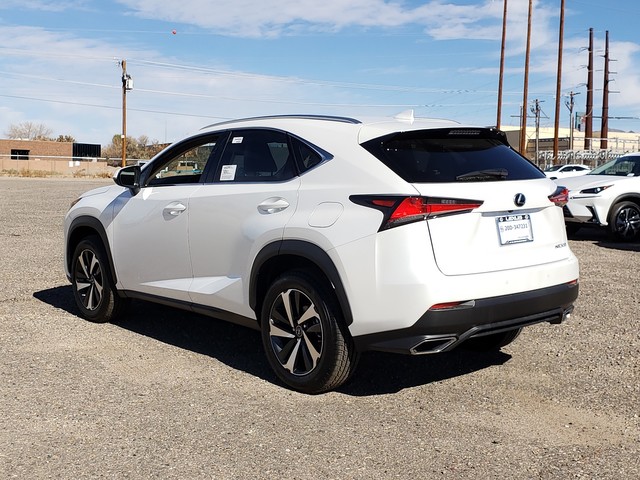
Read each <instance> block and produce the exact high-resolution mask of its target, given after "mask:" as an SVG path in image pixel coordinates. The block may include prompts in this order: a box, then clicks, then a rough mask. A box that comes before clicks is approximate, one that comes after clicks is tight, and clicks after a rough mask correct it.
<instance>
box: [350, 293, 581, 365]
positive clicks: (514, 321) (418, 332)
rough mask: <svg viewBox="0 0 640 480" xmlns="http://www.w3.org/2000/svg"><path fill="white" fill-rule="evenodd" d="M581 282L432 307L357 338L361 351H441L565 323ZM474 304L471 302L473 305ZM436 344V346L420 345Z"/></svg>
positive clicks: (355, 340) (355, 339)
mask: <svg viewBox="0 0 640 480" xmlns="http://www.w3.org/2000/svg"><path fill="white" fill-rule="evenodd" d="M578 290H579V287H578V284H577V283H570V284H562V285H556V286H553V287H547V288H542V289H539V290H532V291H529V292H523V293H516V294H512V295H503V296H500V297H492V298H483V299H480V300H475V304H473V306H467V307H462V308H457V309H443V310H428V311H427V312H425V313H424V315H422V317H420V319H418V321H417V322H416V323H415V324H414V325H412V326H411V327H409V328H404V329H400V330H391V331H387V332H381V333H374V334H370V335H362V336H358V337H354V342H355V344H356V348H358V350H360V351H365V350H381V351H390V352H395V353H414V354H416V353H438V352H442V351H448V350H452V349H453V348H455V347H456V346H457V345H459V344H460V343H462V342H463V341H464V340H467V339H468V338H471V337H478V336H483V335H489V334H492V333H498V332H504V331H507V330H513V329H516V328H521V327H524V326H528V325H533V324H536V323H541V322H549V323H561V322H562V321H563V320H564V319H565V318H566V314H568V313H570V312H571V310H573V302H574V301H575V299H576V298H577V297H578ZM470 305H471V304H470ZM422 343H425V345H427V344H430V343H433V349H430V347H427V348H426V349H424V350H420V349H419V348H416V347H417V346H418V345H420V344H422Z"/></svg>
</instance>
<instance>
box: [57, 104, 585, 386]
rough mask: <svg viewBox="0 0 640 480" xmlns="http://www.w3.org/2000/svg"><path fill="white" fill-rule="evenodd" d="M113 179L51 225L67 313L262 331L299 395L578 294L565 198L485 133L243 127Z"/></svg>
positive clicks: (323, 122) (438, 124)
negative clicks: (162, 316) (60, 251)
mask: <svg viewBox="0 0 640 480" xmlns="http://www.w3.org/2000/svg"><path fill="white" fill-rule="evenodd" d="M187 163H189V164H190V165H191V164H193V165H196V164H197V165H198V168H197V169H195V168H188V169H185V168H183V165H185V164H187ZM115 183H116V184H117V185H113V186H105V187H103V188H98V189H96V190H92V191H90V192H87V193H85V194H84V195H83V196H82V197H81V198H79V199H78V200H77V201H76V202H74V204H73V206H72V207H71V209H70V210H69V212H68V214H67V216H66V219H65V242H66V250H65V254H66V260H65V267H66V273H67V276H68V278H69V280H70V281H71V283H72V284H73V292H74V295H75V300H76V303H77V306H78V309H79V311H80V313H81V315H82V316H84V317H85V318H87V319H89V320H91V321H95V322H105V321H109V320H111V319H112V318H114V317H115V316H116V315H117V314H118V313H119V312H120V311H121V309H122V307H123V305H124V304H125V303H126V300H127V299H129V298H139V299H144V300H150V301H155V302H160V303H163V304H168V305H173V306H176V307H181V308H184V309H187V310H192V311H195V312H200V313H204V314H209V315H211V316H213V317H216V318H220V319H224V320H229V321H232V322H237V323H239V324H242V325H247V326H250V327H253V328H256V329H261V331H262V339H263V344H264V348H265V352H266V356H267V358H268V361H269V363H270V364H271V366H272V368H273V370H274V371H275V373H276V375H277V376H278V377H279V378H280V379H281V380H282V381H283V382H284V383H285V384H287V385H288V386H290V387H292V388H294V389H297V390H300V391H303V392H308V393H318V392H323V391H327V390H329V389H333V388H336V387H338V386H340V385H341V384H343V383H344V382H345V381H346V380H347V379H348V378H349V377H350V375H351V374H352V373H353V371H354V369H355V367H356V363H357V360H358V356H359V353H360V352H362V351H366V350H381V351H388V352H398V353H409V354H416V355H417V354H428V353H437V352H444V351H448V350H451V349H453V348H454V347H456V346H458V345H460V344H462V343H463V342H464V343H465V344H466V345H470V346H473V347H474V348H482V349H498V348H500V347H502V346H504V345H506V344H507V343H509V342H511V341H513V339H515V337H516V336H517V335H518V333H519V332H520V329H521V328H522V327H523V326H526V325H531V324H535V323H540V322H549V323H560V322H562V321H563V320H564V319H565V318H567V316H568V315H569V313H570V312H571V310H572V308H573V302H574V300H575V299H576V297H577V295H578V262H577V260H576V258H575V256H574V255H573V254H572V252H571V250H570V249H569V246H568V244H567V237H566V233H565V229H564V227H563V215H562V206H563V205H564V204H565V202H566V199H567V192H566V189H563V188H562V187H557V186H556V185H555V184H554V182H553V181H551V180H549V179H547V178H546V177H545V175H544V174H543V173H542V172H541V171H540V170H539V169H538V168H537V167H535V166H534V165H533V164H531V163H530V162H528V161H527V160H526V159H524V158H523V157H521V156H520V155H519V154H517V153H516V152H515V151H514V150H512V149H511V148H510V147H509V146H508V144H507V142H506V137H505V136H504V134H503V133H501V132H499V131H496V130H494V129H486V128H469V127H462V126H460V125H459V124H457V123H454V122H448V121H442V120H418V119H413V117H412V116H411V115H405V116H403V117H398V118H395V119H384V120H380V121H368V122H363V121H359V120H355V119H352V118H342V117H324V116H278V117H261V118H252V119H244V120H237V121H232V122H225V123H221V124H216V125H212V126H210V127H207V128H206V129H204V130H203V131H201V132H200V133H198V134H196V135H194V136H191V137H189V138H187V139H185V140H182V141H180V142H178V143H175V144H174V145H172V146H170V147H168V148H167V149H165V150H164V151H163V152H161V153H160V154H158V155H157V156H156V157H155V158H154V159H153V160H152V161H151V162H150V163H149V164H147V165H145V166H144V167H143V168H140V167H139V166H131V167H127V168H123V169H121V170H120V171H119V172H118V173H117V175H116V176H115Z"/></svg>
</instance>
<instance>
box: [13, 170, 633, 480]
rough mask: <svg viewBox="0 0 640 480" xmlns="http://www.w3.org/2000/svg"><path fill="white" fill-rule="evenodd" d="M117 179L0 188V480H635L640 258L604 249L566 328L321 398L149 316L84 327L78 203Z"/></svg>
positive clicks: (217, 336) (405, 365) (202, 336)
mask: <svg viewBox="0 0 640 480" xmlns="http://www.w3.org/2000/svg"><path fill="white" fill-rule="evenodd" d="M105 182H109V181H108V180H106V181H105V180H95V181H88V180H76V179H66V180H61V179H25V178H22V179H18V178H0V204H1V205H2V209H1V210H0V286H1V288H0V335H1V337H0V338H1V351H0V368H1V374H2V382H1V384H0V394H1V398H2V403H1V412H2V415H0V478H29V479H36V478H37V479H39V478H64V479H72V478H73V479H80V478H118V479H121V478H133V479H150V478H161V479H178V478H179V479H187V478H188V479H200V478H202V479H225V478H285V477H286V478H291V479H312V478H313V479H332V478H334V479H345V478H378V479H386V478H407V479H408V478H412V479H413V478H456V479H472V478H473V479H478V478H522V479H538V478H543V479H546V478H561V479H568V478H589V479H592V478H593V479H637V478H640V418H639V415H640V387H639V383H638V380H639V376H640V375H639V373H640V368H639V365H638V361H639V359H640V320H639V318H638V316H639V315H638V313H639V312H640V297H639V296H638V267H639V266H640V244H639V243H634V244H615V243H610V242H609V241H608V239H607V237H606V236H605V235H603V234H601V233H599V232H588V231H587V232H584V233H582V234H580V233H579V234H578V235H577V236H576V237H575V238H573V239H572V240H571V241H570V244H571V248H572V249H573V250H574V252H575V253H576V255H577V256H578V257H579V259H580V261H581V279H580V281H581V292H580V297H579V299H578V301H577V304H576V310H575V312H574V314H573V315H572V317H571V319H570V320H569V321H568V322H567V323H565V324H563V325H560V326H552V325H536V326H533V327H529V328H528V329H526V330H525V331H524V332H523V334H522V335H521V336H520V337H519V339H518V340H516V342H514V343H513V344H511V345H509V346H508V347H505V348H504V349H503V352H501V353H497V354H491V355H483V354H478V353H471V352H466V351H463V350H460V351H454V352H451V353H449V354H445V355H440V356H422V357H408V356H399V355H388V354H381V353H368V354H366V355H364V356H363V359H362V361H361V363H360V366H359V369H358V372H357V373H356V377H355V378H354V379H353V381H352V382H351V383H349V384H348V385H345V386H344V387H342V388H340V389H339V390H338V391H336V392H331V393H328V394H324V395H319V396H306V395H302V394H298V393H295V392H292V391H290V390H287V389H285V388H283V387H282V386H280V385H279V384H278V382H277V380H276V378H275V377H274V375H273V374H272V373H271V371H270V370H269V368H268V366H267V364H266V361H265V359H264V357H263V353H262V347H261V344H260V338H259V334H258V333H257V332H255V331H252V330H248V329H245V328H242V327H238V326H234V325H230V324H226V323H224V322H219V321H215V320H213V319H210V318H205V317H200V316H197V315H191V314H187V313H185V312H182V311H178V310H173V309H169V308H166V307H160V306H155V305H151V304H146V303H143V302H137V303H134V304H133V305H132V308H131V310H129V313H128V314H127V315H126V316H125V317H124V318H123V319H122V320H120V321H118V323H116V324H105V325H96V324H92V323H89V322H86V321H83V320H82V319H80V318H79V317H78V315H77V311H76V309H75V306H74V304H73V300H72V292H71V288H70V286H69V284H68V282H67V280H66V278H65V276H64V271H63V267H62V263H63V261H62V248H63V238H62V218H63V215H64V213H65V211H66V209H67V208H68V205H69V203H70V201H71V200H73V199H74V198H75V197H76V195H77V194H78V193H80V192H82V191H85V190H87V189H89V188H92V187H94V186H98V185H104V184H105Z"/></svg>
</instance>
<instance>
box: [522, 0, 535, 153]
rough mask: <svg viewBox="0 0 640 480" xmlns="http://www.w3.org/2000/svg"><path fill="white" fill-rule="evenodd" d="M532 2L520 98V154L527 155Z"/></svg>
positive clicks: (531, 1) (531, 0) (530, 1)
mask: <svg viewBox="0 0 640 480" xmlns="http://www.w3.org/2000/svg"><path fill="white" fill-rule="evenodd" d="M532 11H533V0H529V15H528V19H527V50H526V54H525V60H524V88H523V89H522V90H523V92H524V93H523V97H522V120H521V122H520V127H521V129H520V154H522V155H524V156H526V154H527V95H528V94H529V57H530V56H531V13H532Z"/></svg>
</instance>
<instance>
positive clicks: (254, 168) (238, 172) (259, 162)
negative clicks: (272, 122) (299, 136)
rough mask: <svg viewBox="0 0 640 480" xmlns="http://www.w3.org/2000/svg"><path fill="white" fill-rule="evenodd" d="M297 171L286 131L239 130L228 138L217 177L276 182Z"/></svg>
mask: <svg viewBox="0 0 640 480" xmlns="http://www.w3.org/2000/svg"><path fill="white" fill-rule="evenodd" d="M294 175H295V172H294V168H293V159H292V158H291V154H290V151H289V144H288V142H287V135H286V134H285V133H283V132H279V131H275V130H259V129H256V130H237V131H234V132H232V134H231V135H230V136H229V139H228V140H227V145H226V147H225V150H224V153H223V154H222V161H221V162H220V166H219V167H218V171H217V172H216V177H215V181H219V182H275V181H282V180H288V179H290V178H292V177H293V176H294Z"/></svg>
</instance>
